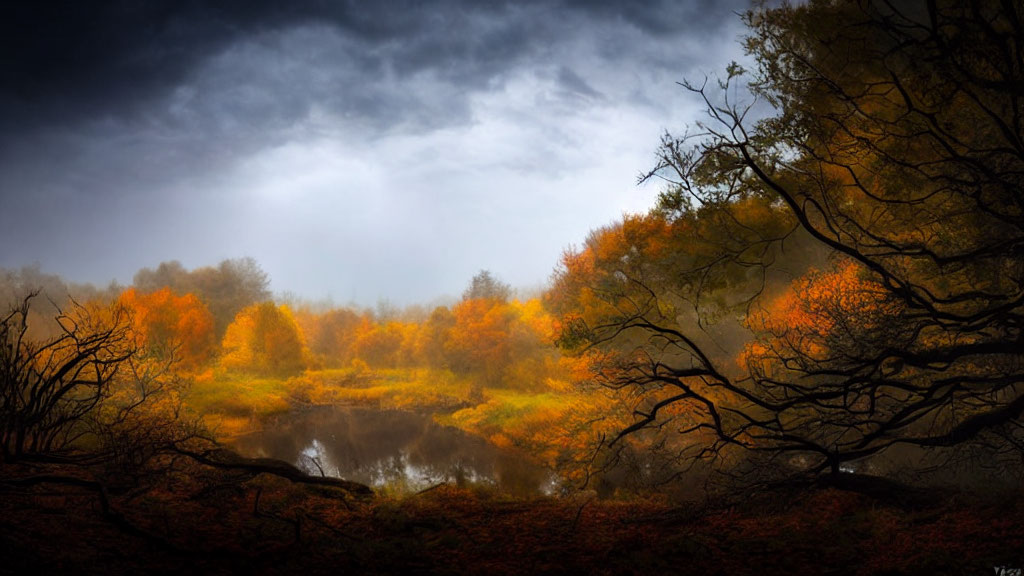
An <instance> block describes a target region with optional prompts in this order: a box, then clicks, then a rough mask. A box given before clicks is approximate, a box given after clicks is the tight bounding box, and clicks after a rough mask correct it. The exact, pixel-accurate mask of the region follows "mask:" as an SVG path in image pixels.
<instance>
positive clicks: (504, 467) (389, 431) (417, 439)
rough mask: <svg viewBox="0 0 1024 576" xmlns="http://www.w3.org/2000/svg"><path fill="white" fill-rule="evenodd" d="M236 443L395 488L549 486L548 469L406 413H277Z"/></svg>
mask: <svg viewBox="0 0 1024 576" xmlns="http://www.w3.org/2000/svg"><path fill="white" fill-rule="evenodd" d="M235 446H236V448H237V449H238V450H239V451H240V452H243V453H245V454H248V455H252V456H262V457H272V458H278V459H281V460H286V461H289V462H295V463H296V464H297V465H298V466H300V467H301V468H303V469H304V470H306V471H307V472H309V473H312V474H320V473H321V472H322V473H323V474H326V475H329V476H338V477H343V478H346V479H349V480H353V481H356V482H363V483H366V484H371V485H375V486H389V487H393V488H395V489H398V490H419V489H423V488H426V487H429V486H431V485H434V484H438V483H442V482H445V483H453V484H457V485H460V486H462V485H468V484H489V485H494V486H496V487H498V488H500V489H502V490H505V491H508V492H512V493H516V494H531V493H532V494H535V493H537V492H540V491H548V490H550V489H551V488H552V486H553V484H554V483H553V482H552V478H551V475H550V473H548V472H546V471H545V470H543V469H541V468H540V467H539V466H537V465H535V464H533V463H532V462H529V461H527V460H526V459H525V458H523V457H521V456H519V455H515V454H510V453H508V452H505V451H502V450H500V449H498V448H497V447H495V446H493V445H491V444H489V443H488V442H486V441H485V440H483V439H481V438H478V437H475V436H471V435H469V434H466V433H465V432H462V431H461V430H457V429H454V428H447V427H444V426H440V425H438V424H437V423H436V422H434V421H433V420H432V419H431V417H430V416H428V415H423V414H416V413H411V412H401V411H375V410H367V409H355V408H337V409H332V410H314V411H310V412H305V413H302V414H298V415H292V416H290V417H282V418H278V420H277V421H276V422H274V423H273V424H271V425H268V427H267V429H266V430H264V431H261V432H259V433H255V434H251V435H248V436H246V437H244V438H241V439H239V440H237V441H236V442H235Z"/></svg>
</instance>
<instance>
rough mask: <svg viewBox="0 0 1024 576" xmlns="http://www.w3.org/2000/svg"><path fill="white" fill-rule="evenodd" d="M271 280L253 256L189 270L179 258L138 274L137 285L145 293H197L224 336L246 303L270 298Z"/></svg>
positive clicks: (135, 280)
mask: <svg viewBox="0 0 1024 576" xmlns="http://www.w3.org/2000/svg"><path fill="white" fill-rule="evenodd" d="M269 284H270V281H269V279H268V278H267V274H266V272H264V271H263V269H261V268H260V266H259V264H258V263H257V262H256V261H255V260H254V259H252V258H236V259H229V260H224V261H222V262H221V263H220V264H218V265H217V266H205V267H202V268H196V269H194V270H191V271H189V270H186V269H185V267H184V266H182V264H181V263H180V262H178V261H176V260H174V261H171V262H162V263H160V265H159V266H157V268H156V269H150V268H143V269H142V270H139V271H138V272H137V273H136V274H135V278H134V286H135V288H136V289H137V290H139V291H140V292H143V293H149V292H155V291H157V290H160V289H161V288H164V287H167V288H170V289H171V291H173V292H174V293H175V294H177V295H179V296H180V295H185V294H195V295H196V296H198V297H199V299H200V300H202V301H203V303H204V304H206V306H207V307H208V308H209V310H210V313H211V314H213V319H214V332H215V334H216V337H217V338H222V337H223V336H224V333H225V332H226V331H227V326H228V324H230V323H231V322H233V321H234V319H235V316H236V315H237V314H238V313H239V312H240V311H241V310H242V309H243V308H245V307H246V306H249V305H251V304H256V303H260V302H266V301H268V300H270V290H269Z"/></svg>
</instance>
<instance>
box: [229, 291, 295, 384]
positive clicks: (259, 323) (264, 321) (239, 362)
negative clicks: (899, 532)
mask: <svg viewBox="0 0 1024 576" xmlns="http://www.w3.org/2000/svg"><path fill="white" fill-rule="evenodd" d="M221 347H222V349H223V356H222V357H221V365H222V366H224V368H226V369H228V370H230V371H234V372H243V373H251V374H261V375H266V376H290V375H295V374H298V373H301V372H302V371H303V370H304V369H305V366H306V354H307V351H306V348H305V342H304V341H303V337H302V333H301V332H300V331H299V326H298V324H297V323H296V322H295V318H294V317H293V316H292V313H291V311H290V310H289V309H288V308H287V307H286V306H278V305H276V304H274V303H273V302H263V303H261V304H253V305H251V306H249V307H247V308H245V309H243V310H242V311H241V312H239V313H238V316H237V317H236V318H235V320H234V322H232V323H231V324H230V325H229V326H228V329H227V332H226V334H225V335H224V340H223V342H222V344H221Z"/></svg>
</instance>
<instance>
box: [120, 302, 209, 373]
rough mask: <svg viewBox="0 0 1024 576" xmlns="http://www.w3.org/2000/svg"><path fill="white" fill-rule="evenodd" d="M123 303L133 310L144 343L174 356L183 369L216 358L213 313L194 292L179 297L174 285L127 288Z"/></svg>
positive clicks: (149, 348)
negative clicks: (147, 290) (142, 289)
mask: <svg viewBox="0 0 1024 576" xmlns="http://www.w3.org/2000/svg"><path fill="white" fill-rule="evenodd" d="M119 302H120V303H121V304H122V305H123V306H125V307H126V308H128V309H129V310H130V311H131V312H132V323H133V325H134V328H135V332H136V334H137V335H138V336H139V337H140V339H141V341H140V345H142V346H143V347H144V348H145V349H146V350H147V351H149V352H150V353H153V354H156V355H157V356H159V357H161V358H172V357H173V358H174V359H176V360H177V361H178V362H179V364H178V366H179V367H180V368H183V369H185V370H196V369H198V368H200V367H202V366H205V365H206V364H207V363H208V362H210V361H211V360H212V358H213V355H214V351H215V348H214V346H215V343H216V340H215V337H214V331H213V330H214V329H213V324H214V322H213V315H211V314H210V311H209V310H207V308H206V306H205V305H204V304H203V303H202V302H201V301H200V300H199V298H197V297H196V296H195V295H194V294H185V295H184V296H176V295H175V294H174V293H172V292H171V290H170V288H166V287H165V288H162V289H160V290H157V291H155V292H150V293H140V292H138V291H137V290H135V289H134V288H130V289H128V290H125V291H124V292H123V293H122V294H121V296H120V298H119Z"/></svg>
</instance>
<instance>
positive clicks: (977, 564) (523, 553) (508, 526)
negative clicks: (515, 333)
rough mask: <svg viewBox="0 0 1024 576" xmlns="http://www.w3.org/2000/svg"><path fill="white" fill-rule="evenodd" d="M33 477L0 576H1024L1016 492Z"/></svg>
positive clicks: (198, 474)
mask: <svg viewBox="0 0 1024 576" xmlns="http://www.w3.org/2000/svg"><path fill="white" fill-rule="evenodd" d="M30 472H31V475H26V471H12V470H10V469H8V470H7V471H6V473H5V474H6V478H8V481H7V482H6V483H5V482H4V480H3V476H2V475H0V573H2V574H180V573H186V574H304V575H311V574H335V575H341V574H563V573H574V574H649V575H661V574H723V575H725V574H728V575H739V574H759V575H760V574H765V575H774V574H787V575H790V574H890V575H892V574H979V575H980V574H987V575H993V574H996V575H999V574H1000V572H999V570H1000V569H1004V568H1005V569H1006V570H1005V571H1004V572H1002V574H1003V575H1005V576H1009V575H1014V574H1020V573H1021V572H1019V571H1016V569H1018V568H1020V567H1024V497H1022V495H1021V494H1017V495H1003V496H1000V497H998V498H996V497H992V496H988V497H983V496H978V495H973V496H968V495H964V494H960V493H952V492H942V493H939V492H934V493H928V494H924V493H918V494H916V495H914V497H909V496H906V495H895V496H894V495H892V494H881V495H880V494H877V493H876V494H873V495H865V494H864V493H863V492H864V491H863V490H862V491H851V490H849V489H838V488H835V487H828V488H825V487H820V486H819V487H804V488H801V489H799V490H780V491H777V492H769V493H764V494H761V495H759V496H757V497H754V496H751V497H750V498H747V499H746V500H745V501H741V502H739V503H737V504H736V505H734V506H732V507H729V508H725V507H718V508H714V507H701V508H697V507H685V508H680V507H673V506H669V505H667V504H664V503H659V502H657V501H653V500H652V501H630V502H608V501H597V500H594V499H592V498H588V497H585V496H577V497H573V498H564V499H542V500H530V501H523V500H509V499H506V498H504V497H502V496H500V495H496V494H489V493H486V492H481V491H479V490H477V491H468V490H460V489H456V488H451V487H437V488H435V489H433V490H430V491H428V492H426V493H423V494H419V495H416V496H412V497H406V498H403V499H389V498H382V497H362V498H359V497H354V496H352V495H351V494H349V493H347V492H346V491H344V490H341V489H338V488H335V487H325V486H306V485H302V484H295V483H292V482H290V481H288V480H285V479H281V478H277V477H274V476H270V475H267V474H260V475H236V474H231V473H229V472H224V471H221V470H203V469H192V470H189V471H185V472H178V473H176V474H172V475H169V476H167V477H166V478H161V480H160V481H159V482H149V483H146V484H145V487H140V486H121V487H120V488H108V487H103V489H102V490H101V489H100V487H99V486H98V485H96V484H93V483H92V481H81V482H77V481H67V480H62V478H69V477H75V476H74V475H73V474H71V473H68V472H66V471H60V470H57V471H53V470H51V471H44V472H40V471H39V470H38V469H35V470H32V471H30ZM47 474H48V475H49V476H52V481H51V480H47V479H46V478H47V477H46V475H47ZM12 478H35V480H33V481H30V482H26V481H12V480H10V479H12ZM76 478H77V477H76ZM922 494H923V495H922Z"/></svg>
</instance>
